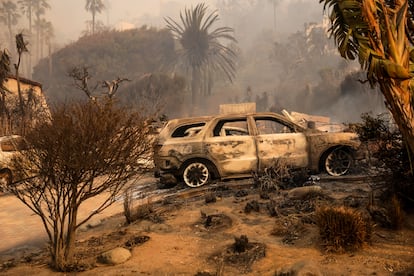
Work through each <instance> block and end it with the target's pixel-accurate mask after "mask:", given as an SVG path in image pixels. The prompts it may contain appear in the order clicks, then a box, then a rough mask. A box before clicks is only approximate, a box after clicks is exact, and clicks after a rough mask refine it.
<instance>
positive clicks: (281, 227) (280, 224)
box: [271, 216, 306, 244]
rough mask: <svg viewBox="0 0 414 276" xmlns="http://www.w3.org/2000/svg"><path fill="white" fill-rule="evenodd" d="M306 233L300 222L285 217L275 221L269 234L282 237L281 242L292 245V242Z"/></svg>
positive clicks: (290, 217) (291, 217) (296, 218)
mask: <svg viewBox="0 0 414 276" xmlns="http://www.w3.org/2000/svg"><path fill="white" fill-rule="evenodd" d="M305 232H306V228H305V226H304V223H303V222H302V220H301V219H300V218H298V217H296V216H287V217H284V218H281V219H278V220H276V222H275V225H274V227H273V229H272V232H271V234H272V235H274V236H280V237H282V242H283V243H286V244H294V241H295V240H297V239H299V237H300V236H303V234H304V233H305Z"/></svg>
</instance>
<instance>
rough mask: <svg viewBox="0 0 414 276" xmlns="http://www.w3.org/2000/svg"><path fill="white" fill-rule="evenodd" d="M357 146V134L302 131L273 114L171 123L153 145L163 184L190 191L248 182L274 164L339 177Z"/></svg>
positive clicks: (343, 172)
mask: <svg viewBox="0 0 414 276" xmlns="http://www.w3.org/2000/svg"><path fill="white" fill-rule="evenodd" d="M359 146H360V141H359V139H358V137H357V135H356V134H355V133H347V132H335V133H333V132H323V131H318V130H315V129H306V128H303V127H301V126H299V125H297V124H295V123H293V122H292V121H291V120H289V119H288V118H287V117H285V116H283V115H280V114H277V113H270V112H266V113H249V114H237V115H217V116H211V117H195V118H183V119H173V120H170V121H169V122H168V123H167V124H166V126H165V127H164V128H163V129H162V130H161V132H160V134H159V135H158V137H157V139H156V141H155V145H154V163H155V167H156V168H157V170H158V172H159V175H160V176H161V181H163V179H164V180H165V179H168V181H169V182H171V179H172V181H173V182H174V181H179V180H183V181H184V183H185V184H186V185H188V186H190V187H199V186H202V185H204V184H206V183H208V182H209V181H210V180H212V179H215V178H218V179H228V178H240V177H251V176H252V172H261V171H263V170H264V169H265V168H268V167H270V166H272V164H274V162H275V160H278V159H279V160H280V159H283V160H284V162H285V163H286V164H287V165H289V166H290V167H293V168H295V167H296V168H309V169H310V170H312V171H316V172H323V171H325V172H327V173H328V174H330V175H332V176H340V175H344V174H346V173H348V172H349V170H350V169H351V167H352V165H353V163H354V159H355V156H356V155H355V153H356V152H357V150H358V148H359Z"/></svg>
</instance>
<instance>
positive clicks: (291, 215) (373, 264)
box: [0, 179, 414, 276]
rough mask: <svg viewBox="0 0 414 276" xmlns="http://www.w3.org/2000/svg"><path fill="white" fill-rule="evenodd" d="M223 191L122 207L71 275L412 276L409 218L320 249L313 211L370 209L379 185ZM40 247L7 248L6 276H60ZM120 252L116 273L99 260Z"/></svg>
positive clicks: (94, 231) (81, 244) (87, 239)
mask: <svg viewBox="0 0 414 276" xmlns="http://www.w3.org/2000/svg"><path fill="white" fill-rule="evenodd" d="M248 181H250V180H248ZM227 184H228V183H218V184H216V185H213V186H211V187H210V188H209V189H208V190H206V191H204V192H202V193H193V192H191V193H184V195H181V196H169V197H168V198H164V199H163V200H161V201H159V202H155V200H151V199H145V197H144V199H140V200H139V203H140V204H144V205H145V206H147V207H149V208H148V209H147V210H148V212H147V215H146V216H145V219H140V220H137V221H135V222H133V223H131V224H129V225H126V223H125V217H124V216H123V214H122V212H118V213H117V212H116V211H119V206H118V207H117V208H118V209H116V208H115V209H113V211H112V213H113V214H111V215H107V216H106V217H104V218H103V221H102V223H99V224H98V225H97V226H95V227H91V228H88V229H84V230H82V231H79V233H78V241H77V259H78V260H79V264H78V268H81V267H83V268H87V270H86V271H84V272H77V273H73V275H75V274H76V275H85V276H86V275H97V274H99V275H199V276H201V275H240V274H243V275H414V214H405V220H404V226H403V228H402V229H401V230H388V229H385V228H382V227H380V226H378V225H377V226H375V227H374V230H373V234H372V238H371V240H370V242H368V243H367V244H366V245H364V247H363V248H362V249H361V250H358V251H355V252H345V253H332V252H328V251H327V250H326V248H324V247H323V246H322V242H321V240H320V236H319V230H318V227H317V226H316V225H315V223H314V219H313V214H314V211H315V208H317V207H318V206H322V205H327V204H340V205H348V206H353V207H356V208H360V209H364V208H365V206H366V205H367V203H368V196H369V194H370V192H371V191H372V190H373V188H374V195H375V187H374V186H375V184H373V183H371V181H368V180H367V179H359V180H358V179H355V180H353V181H336V180H332V179H328V180H324V181H321V182H320V183H318V185H320V186H321V187H322V190H323V191H324V192H323V194H318V195H315V196H313V197H310V198H306V199H298V200H296V199H291V198H289V197H288V191H287V190H286V191H284V190H281V191H278V192H276V191H273V192H269V193H265V194H264V193H260V191H259V190H258V189H254V188H252V187H251V186H249V185H246V186H245V187H242V188H240V187H239V188H238V189H233V188H230V189H229V188H228V187H227V188H226V185H227ZM184 190H185V189H184ZM193 191H194V190H193ZM1 200H2V198H1V197H0V201H1ZM3 211H4V210H3ZM16 219H17V218H16ZM2 224H3V221H2ZM30 226H31V223H30V222H29V223H28V226H27V227H30ZM17 230H18V229H17ZM3 231H4V230H3ZM9 231H14V230H13V229H9ZM242 236H244V237H247V239H248V242H249V244H250V247H249V248H248V250H247V251H246V252H247V253H246V252H245V253H240V252H235V251H234V247H235V241H236V238H237V239H239V238H241V237H242ZM42 244H43V243H38V244H36V246H35V247H30V250H29V249H27V250H14V251H13V250H10V249H9V250H3V251H1V252H0V265H2V266H0V268H1V267H2V269H1V270H0V274H1V275H60V274H62V275H63V274H64V273H57V272H53V271H52V270H50V269H49V267H48V265H47V262H48V256H47V251H46V249H45V248H44V247H43V246H41V245H42ZM118 246H122V247H125V248H129V249H131V252H132V257H131V258H130V259H129V260H128V261H126V262H125V263H123V264H120V265H115V266H110V265H104V264H100V263H99V262H97V261H96V260H97V256H98V255H99V254H100V253H102V252H104V251H106V250H109V249H112V248H115V247H118ZM65 275H66V274H65Z"/></svg>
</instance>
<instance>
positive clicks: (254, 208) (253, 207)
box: [244, 200, 260, 214]
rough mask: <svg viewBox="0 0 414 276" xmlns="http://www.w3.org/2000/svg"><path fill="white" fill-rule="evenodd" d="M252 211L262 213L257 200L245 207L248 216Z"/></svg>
mask: <svg viewBox="0 0 414 276" xmlns="http://www.w3.org/2000/svg"><path fill="white" fill-rule="evenodd" d="M252 211H255V212H260V204H259V202H258V201H257V200H252V201H249V202H247V203H246V206H245V207H244V212H245V213H246V214H249V213H250V212H252Z"/></svg>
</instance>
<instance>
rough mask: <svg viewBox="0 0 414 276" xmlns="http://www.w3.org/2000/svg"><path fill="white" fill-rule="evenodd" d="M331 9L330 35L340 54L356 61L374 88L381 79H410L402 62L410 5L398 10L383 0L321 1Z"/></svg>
mask: <svg viewBox="0 0 414 276" xmlns="http://www.w3.org/2000/svg"><path fill="white" fill-rule="evenodd" d="M319 2H320V3H324V10H327V9H329V10H330V21H331V27H330V29H329V31H330V33H331V35H332V36H333V37H334V39H335V43H336V45H337V46H338V50H339V53H340V54H341V56H342V57H344V58H347V59H355V58H356V57H358V61H359V63H360V65H361V67H362V68H363V69H365V70H366V71H367V77H368V80H369V81H370V83H371V84H372V85H373V84H375V83H376V82H377V81H378V80H379V79H383V78H395V79H407V78H409V77H410V76H409V74H408V73H409V70H408V69H405V68H404V67H405V66H406V65H404V64H403V63H402V61H403V60H405V58H404V56H407V55H408V54H409V53H408V52H407V50H406V49H405V45H406V44H405V43H406V34H405V26H406V23H407V22H406V11H407V2H405V3H403V4H402V5H401V6H399V7H398V8H396V6H395V5H391V4H390V3H389V2H387V1H384V0H319Z"/></svg>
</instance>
